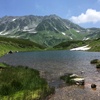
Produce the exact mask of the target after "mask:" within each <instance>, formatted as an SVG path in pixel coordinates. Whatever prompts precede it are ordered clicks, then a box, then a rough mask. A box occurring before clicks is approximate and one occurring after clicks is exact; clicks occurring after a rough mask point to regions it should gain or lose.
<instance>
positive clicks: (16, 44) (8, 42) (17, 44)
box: [0, 37, 45, 56]
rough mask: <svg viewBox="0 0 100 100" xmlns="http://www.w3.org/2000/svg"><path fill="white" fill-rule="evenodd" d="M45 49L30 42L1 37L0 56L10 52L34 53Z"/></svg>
mask: <svg viewBox="0 0 100 100" xmlns="http://www.w3.org/2000/svg"><path fill="white" fill-rule="evenodd" d="M44 48H45V47H43V46H41V45H39V44H36V43H34V42H31V41H29V40H25V39H14V38H5V37H0V56H2V55H4V54H6V53H8V52H9V51H13V52H15V51H33V50H41V49H44Z"/></svg>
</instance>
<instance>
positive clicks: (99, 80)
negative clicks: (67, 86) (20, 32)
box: [0, 50, 100, 100]
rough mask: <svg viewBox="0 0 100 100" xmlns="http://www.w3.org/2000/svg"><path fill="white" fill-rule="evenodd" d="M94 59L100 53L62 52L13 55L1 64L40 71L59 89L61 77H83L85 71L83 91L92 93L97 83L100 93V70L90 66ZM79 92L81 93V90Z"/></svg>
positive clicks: (2, 58) (4, 58) (3, 59)
mask: <svg viewBox="0 0 100 100" xmlns="http://www.w3.org/2000/svg"><path fill="white" fill-rule="evenodd" d="M93 59H100V52H82V51H66V50H62V51H40V52H19V53H13V54H8V55H5V56H3V57H1V58H0V62H5V63H7V64H10V65H25V66H30V67H31V68H34V69H37V70H40V71H41V74H42V75H43V77H45V78H46V79H47V80H48V82H49V84H50V85H52V86H55V87H59V86H60V85H61V84H62V82H61V81H59V77H60V76H61V75H63V74H65V73H69V72H71V73H76V74H79V75H81V71H84V73H83V74H82V76H84V78H85V81H86V85H85V89H84V90H82V91H88V90H89V91H92V90H90V84H91V83H95V84H97V86H98V89H97V90H96V91H99V92H100V70H98V69H96V67H95V65H91V64H90V61H91V60H93ZM57 89H58V88H57ZM77 90H78V91H80V90H79V89H77ZM57 91H59V90H57ZM58 93H59V92H58ZM79 93H80V92H79ZM98 95H99V94H98ZM96 99H97V98H96ZM51 100H56V99H51ZM57 100H66V99H57ZM72 100H74V99H72ZM81 100H83V99H81ZM87 100H88V99H87ZM89 100H92V99H89ZM93 100H95V99H93ZM97 100H98V99H97ZM99 100H100V99H99Z"/></svg>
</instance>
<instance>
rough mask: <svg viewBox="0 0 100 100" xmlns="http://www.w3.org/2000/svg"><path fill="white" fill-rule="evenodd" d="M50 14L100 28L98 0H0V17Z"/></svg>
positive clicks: (85, 25) (99, 2)
mask: <svg viewBox="0 0 100 100" xmlns="http://www.w3.org/2000/svg"><path fill="white" fill-rule="evenodd" d="M50 14H56V15H58V16H60V17H62V18H65V19H69V20H71V21H73V22H74V23H76V24H79V25H80V26H83V27H86V28H88V27H99V28H100V0H0V17H3V16H5V15H7V16H24V15H39V16H41V15H42V16H45V15H50Z"/></svg>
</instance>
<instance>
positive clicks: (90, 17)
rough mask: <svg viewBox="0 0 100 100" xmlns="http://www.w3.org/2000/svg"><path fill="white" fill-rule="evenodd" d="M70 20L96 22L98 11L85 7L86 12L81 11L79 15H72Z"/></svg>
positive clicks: (99, 13)
mask: <svg viewBox="0 0 100 100" xmlns="http://www.w3.org/2000/svg"><path fill="white" fill-rule="evenodd" d="M71 20H72V21H73V22H75V23H77V24H81V23H88V22H92V23H97V22H100V11H96V10H94V9H87V11H86V13H82V14H81V15H79V16H72V17H71Z"/></svg>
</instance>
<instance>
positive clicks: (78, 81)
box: [72, 78, 85, 85]
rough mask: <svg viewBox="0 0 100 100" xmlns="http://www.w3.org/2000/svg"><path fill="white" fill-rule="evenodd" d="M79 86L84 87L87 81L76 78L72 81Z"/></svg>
mask: <svg viewBox="0 0 100 100" xmlns="http://www.w3.org/2000/svg"><path fill="white" fill-rule="evenodd" d="M72 80H73V81H74V82H75V83H76V84H77V85H84V84H85V79H84V78H74V79H72Z"/></svg>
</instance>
